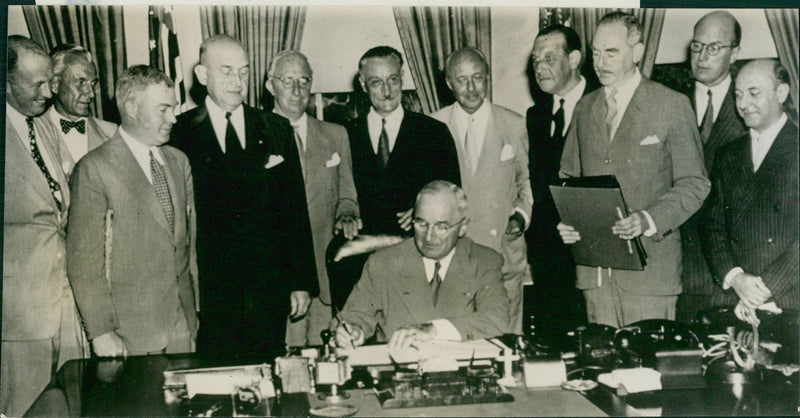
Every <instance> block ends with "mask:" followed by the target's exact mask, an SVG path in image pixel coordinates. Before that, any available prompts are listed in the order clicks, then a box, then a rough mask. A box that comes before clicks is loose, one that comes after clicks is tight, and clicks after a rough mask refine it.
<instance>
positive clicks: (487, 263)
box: [456, 237, 503, 270]
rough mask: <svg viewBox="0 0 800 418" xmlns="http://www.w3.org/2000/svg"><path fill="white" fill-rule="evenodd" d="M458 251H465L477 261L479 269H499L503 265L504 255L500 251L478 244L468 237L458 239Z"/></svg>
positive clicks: (468, 256)
mask: <svg viewBox="0 0 800 418" xmlns="http://www.w3.org/2000/svg"><path fill="white" fill-rule="evenodd" d="M456 251H464V252H465V254H466V255H467V258H469V259H470V260H472V261H473V262H475V263H476V265H477V266H478V268H479V269H482V270H492V269H499V268H500V267H501V266H502V265H503V256H502V254H500V253H499V252H497V251H495V250H493V249H491V248H489V247H487V246H485V245H481V244H478V243H477V242H475V241H473V240H472V239H470V238H468V237H463V238H460V239H459V240H458V244H457V245H456Z"/></svg>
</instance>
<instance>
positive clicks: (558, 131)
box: [552, 97, 566, 139]
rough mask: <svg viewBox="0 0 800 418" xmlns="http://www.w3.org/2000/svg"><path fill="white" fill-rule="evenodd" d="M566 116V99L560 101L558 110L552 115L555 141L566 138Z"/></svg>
mask: <svg viewBox="0 0 800 418" xmlns="http://www.w3.org/2000/svg"><path fill="white" fill-rule="evenodd" d="M565 119H566V117H565V115H564V98H563V97H562V98H561V99H559V100H558V109H557V110H556V111H555V113H553V115H552V121H553V135H552V137H553V139H561V138H562V137H563V136H564V124H565Z"/></svg>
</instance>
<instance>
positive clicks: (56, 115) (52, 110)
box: [50, 105, 86, 125]
mask: <svg viewBox="0 0 800 418" xmlns="http://www.w3.org/2000/svg"><path fill="white" fill-rule="evenodd" d="M50 117H51V118H52V119H53V121H54V122H56V125H58V124H59V123H60V122H59V119H64V120H67V121H69V118H68V117H66V116H64V115H62V114H61V112H59V111H58V109H56V106H55V105H52V106H50ZM80 120H86V116H81V117H79V118H78V119H77V120H75V121H71V122H77V121H80Z"/></svg>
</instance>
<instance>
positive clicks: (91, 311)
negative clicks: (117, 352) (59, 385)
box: [67, 133, 197, 353]
mask: <svg viewBox="0 0 800 418" xmlns="http://www.w3.org/2000/svg"><path fill="white" fill-rule="evenodd" d="M159 150H160V152H161V156H162V158H163V167H164V172H165V175H166V180H167V185H168V187H169V193H170V198H171V200H172V205H173V208H174V214H175V220H174V228H172V229H171V228H170V225H169V223H168V221H167V217H166V215H165V214H164V210H163V209H162V207H161V204H160V203H159V199H158V197H157V195H156V189H155V188H154V187H153V184H152V183H150V181H149V180H148V179H147V177H146V175H145V173H144V171H143V170H142V167H141V166H140V165H139V164H138V163H137V161H136V159H135V157H134V155H133V153H132V151H131V149H130V148H129V147H128V145H127V144H126V143H125V141H124V140H123V139H122V136H121V135H120V134H119V133H117V134H116V135H115V136H114V137H113V138H112V139H111V140H109V141H108V142H107V143H105V144H103V145H101V146H100V147H98V148H97V149H95V150H94V151H92V152H90V153H89V154H86V156H84V158H82V159H81V161H80V162H79V163H78V165H77V166H76V169H75V172H74V173H73V180H72V191H73V200H72V208H71V211H70V219H69V221H70V228H69V235H68V237H67V251H68V259H67V261H68V262H67V269H68V273H69V279H70V283H72V287H73V289H74V292H75V300H76V301H77V303H78V308H79V310H80V312H81V316H82V318H83V322H84V326H85V328H86V332H87V334H88V335H89V338H90V339H94V338H95V337H98V336H101V335H103V334H106V333H108V332H112V331H114V332H116V333H117V334H118V335H119V336H120V337H121V338H122V340H123V342H124V343H125V345H126V347H127V348H128V350H129V351H131V352H139V353H149V352H158V351H161V350H164V349H166V348H167V345H168V343H169V342H170V335H171V333H172V332H173V330H174V329H175V324H176V323H178V322H180V318H179V317H178V315H182V316H183V318H184V319H185V321H186V325H187V327H188V329H189V331H190V332H194V331H196V329H197V317H196V295H195V292H196V289H197V277H193V276H192V271H193V270H194V268H191V262H193V260H194V258H195V255H194V228H195V225H194V215H193V212H194V191H193V184H192V174H191V169H190V167H189V161H188V159H187V158H186V156H185V155H184V154H183V153H182V152H180V151H178V150H177V149H175V148H172V147H169V146H164V147H160V148H159Z"/></svg>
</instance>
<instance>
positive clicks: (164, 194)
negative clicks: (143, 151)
mask: <svg viewBox="0 0 800 418" xmlns="http://www.w3.org/2000/svg"><path fill="white" fill-rule="evenodd" d="M150 175H151V176H152V177H153V187H154V188H155V189H156V196H158V202H159V203H160V204H161V210H163V211H164V216H166V217H167V223H168V224H169V229H170V231H174V230H175V208H174V207H173V206H172V197H171V196H170V194H169V186H167V175H166V174H165V173H164V167H162V166H161V164H159V163H158V161H157V160H156V158H155V156H153V151H150Z"/></svg>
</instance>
